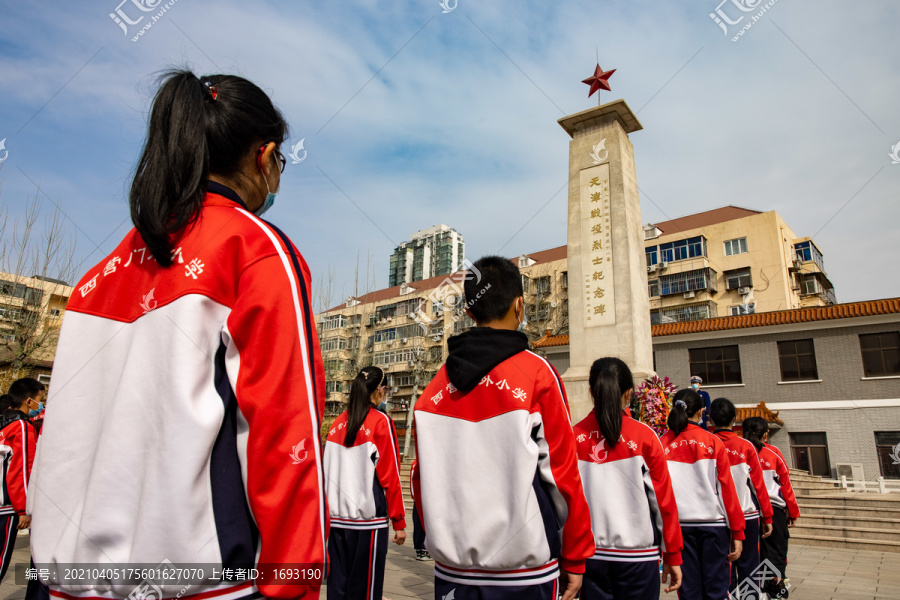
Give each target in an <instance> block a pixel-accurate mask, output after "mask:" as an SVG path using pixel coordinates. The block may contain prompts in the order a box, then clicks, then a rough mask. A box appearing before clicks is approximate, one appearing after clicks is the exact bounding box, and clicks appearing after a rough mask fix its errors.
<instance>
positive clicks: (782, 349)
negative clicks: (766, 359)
mask: <svg viewBox="0 0 900 600" xmlns="http://www.w3.org/2000/svg"><path fill="white" fill-rule="evenodd" d="M778 360H779V362H780V363H781V380H782V381H807V380H810V379H818V378H819V370H818V368H817V367H816V349H815V347H814V346H813V341H812V340H811V339H809V340H790V341H785V342H778Z"/></svg>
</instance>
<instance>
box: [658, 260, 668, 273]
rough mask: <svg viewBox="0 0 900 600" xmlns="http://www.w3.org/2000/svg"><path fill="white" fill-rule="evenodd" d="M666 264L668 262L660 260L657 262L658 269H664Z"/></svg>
mask: <svg viewBox="0 0 900 600" xmlns="http://www.w3.org/2000/svg"><path fill="white" fill-rule="evenodd" d="M668 266H669V263H668V262H666V261H662V262H660V263H659V270H660V271H662V270H663V269H665V268H666V267H668Z"/></svg>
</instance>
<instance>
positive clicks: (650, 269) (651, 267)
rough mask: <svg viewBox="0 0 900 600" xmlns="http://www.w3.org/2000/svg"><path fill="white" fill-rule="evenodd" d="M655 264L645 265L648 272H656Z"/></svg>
mask: <svg viewBox="0 0 900 600" xmlns="http://www.w3.org/2000/svg"><path fill="white" fill-rule="evenodd" d="M656 269H657V265H650V266H648V267H647V272H648V273H656Z"/></svg>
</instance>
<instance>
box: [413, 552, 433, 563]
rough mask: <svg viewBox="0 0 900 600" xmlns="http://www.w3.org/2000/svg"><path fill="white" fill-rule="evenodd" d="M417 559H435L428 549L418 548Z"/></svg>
mask: <svg viewBox="0 0 900 600" xmlns="http://www.w3.org/2000/svg"><path fill="white" fill-rule="evenodd" d="M416 560H425V561H428V560H434V559H433V558H431V555H430V554H428V550H416Z"/></svg>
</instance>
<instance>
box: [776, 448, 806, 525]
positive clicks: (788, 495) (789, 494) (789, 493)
mask: <svg viewBox="0 0 900 600" xmlns="http://www.w3.org/2000/svg"><path fill="white" fill-rule="evenodd" d="M774 454H775V474H776V475H778V483H779V484H781V497H782V498H784V503H785V504H787V509H788V516H790V518H792V519H798V518H800V507H799V506H798V505H797V497H796V496H794V486H792V485H791V476H790V473H789V472H788V467H787V463H785V462H784V458H782V456H781V454H780V453H774Z"/></svg>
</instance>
